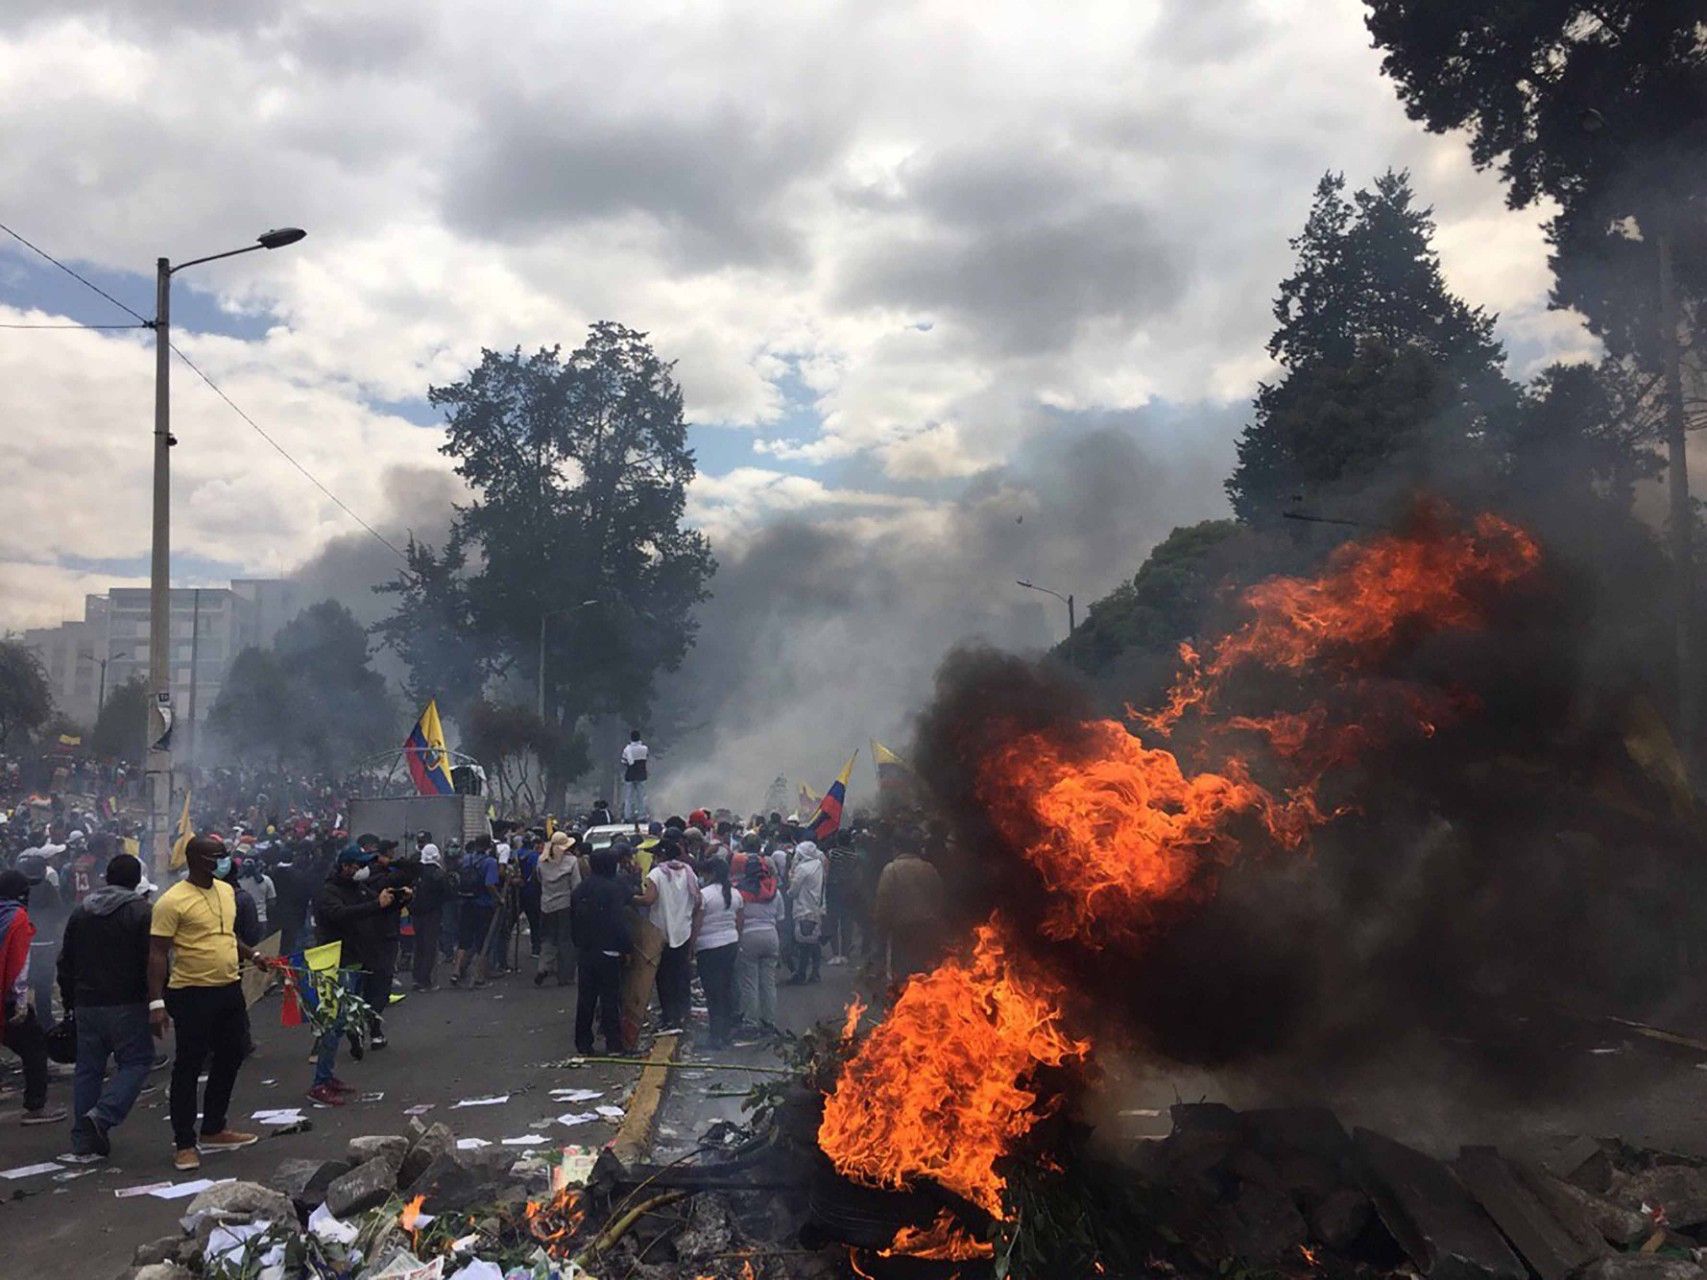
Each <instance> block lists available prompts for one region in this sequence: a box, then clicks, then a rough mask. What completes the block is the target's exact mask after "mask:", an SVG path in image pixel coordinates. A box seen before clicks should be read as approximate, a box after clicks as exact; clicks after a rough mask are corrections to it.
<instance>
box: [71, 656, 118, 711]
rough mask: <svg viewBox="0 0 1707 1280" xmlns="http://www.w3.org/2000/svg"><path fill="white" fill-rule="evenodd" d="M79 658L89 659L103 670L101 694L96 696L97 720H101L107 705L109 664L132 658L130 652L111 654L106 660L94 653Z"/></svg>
mask: <svg viewBox="0 0 1707 1280" xmlns="http://www.w3.org/2000/svg"><path fill="white" fill-rule="evenodd" d="M77 656H78V657H79V658H87V659H89V661H90V662H93V663H94V664H95V665H96V666H98V667H99V668H100V669H101V686H100V692H98V693H97V694H96V695H95V718H96V719H97V720H99V719H100V718H101V712H102V711H103V710H104V709H105V708H106V705H107V663H109V662H117V661H119V660H121V659H124V658H128V657H130V652H129V651H128V650H126V651H125V652H124V653H109V654H108V655H107V656H106V657H104V658H97V657H96V656H95V655H94V654H93V653H80V654H78V655H77Z"/></svg>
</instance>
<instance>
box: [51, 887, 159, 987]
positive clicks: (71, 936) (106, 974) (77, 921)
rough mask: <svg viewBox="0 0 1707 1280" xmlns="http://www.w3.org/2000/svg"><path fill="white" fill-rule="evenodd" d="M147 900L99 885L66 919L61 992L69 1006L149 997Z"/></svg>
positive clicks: (61, 951) (149, 911) (131, 892)
mask: <svg viewBox="0 0 1707 1280" xmlns="http://www.w3.org/2000/svg"><path fill="white" fill-rule="evenodd" d="M152 914H153V911H152V908H150V906H149V905H148V900H147V899H146V898H144V897H142V896H141V895H140V894H138V893H137V892H135V891H134V890H132V889H121V888H119V887H118V886H117V885H111V884H107V885H102V886H101V887H100V888H98V889H96V890H94V891H93V892H92V893H90V894H89V896H88V897H86V898H84V899H83V902H82V905H81V906H79V907H78V908H77V909H76V910H75V911H73V912H72V913H71V918H70V919H69V920H67V921H66V922H65V941H64V944H63V945H62V946H61V947H60V949H59V998H60V999H61V1000H63V1001H64V1002H65V1007H66V1008H67V1009H78V1008H85V1009H87V1008H94V1007H96V1006H98V1005H115V1004H147V1003H148V923H149V919H150V917H151V916H152Z"/></svg>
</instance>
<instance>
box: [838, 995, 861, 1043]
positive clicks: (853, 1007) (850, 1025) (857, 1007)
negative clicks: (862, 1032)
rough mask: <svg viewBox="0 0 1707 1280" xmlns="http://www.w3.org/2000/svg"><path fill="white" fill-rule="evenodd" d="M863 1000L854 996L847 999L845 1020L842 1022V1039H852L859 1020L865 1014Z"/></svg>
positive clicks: (857, 1029)
mask: <svg viewBox="0 0 1707 1280" xmlns="http://www.w3.org/2000/svg"><path fill="white" fill-rule="evenodd" d="M865 1007H866V1006H865V1001H863V1000H861V999H860V998H859V997H858V996H855V997H854V998H853V999H852V1000H849V1001H848V1010H847V1021H846V1022H844V1023H843V1024H842V1039H843V1040H852V1039H853V1038H854V1036H855V1035H856V1034H857V1033H858V1031H859V1020H860V1019H861V1018H863V1017H864V1016H865Z"/></svg>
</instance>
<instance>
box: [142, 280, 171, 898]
mask: <svg viewBox="0 0 1707 1280" xmlns="http://www.w3.org/2000/svg"><path fill="white" fill-rule="evenodd" d="M171 308H172V263H171V261H170V260H169V259H166V258H161V259H159V260H158V261H157V262H156V263H155V277H154V542H153V553H152V555H151V556H150V559H149V574H148V688H149V692H150V693H151V694H152V695H153V697H152V699H151V701H150V703H149V708H148V754H147V756H146V758H145V761H144V765H143V771H144V774H145V775H146V777H147V780H148V861H149V863H150V864H152V867H153V874H154V876H155V877H156V880H157V882H158V883H162V884H164V883H165V877H166V872H167V866H166V863H167V861H168V859H169V858H170V857H171V842H170V840H169V839H168V838H167V834H166V833H167V829H168V828H167V823H168V822H169V821H170V820H171V819H170V816H169V815H170V812H171V808H172V737H171V734H172V599H171V592H172V581H171V563H172V547H171V538H172V408H171V403H172V397H171V380H172V365H171V359H172V341H171Z"/></svg>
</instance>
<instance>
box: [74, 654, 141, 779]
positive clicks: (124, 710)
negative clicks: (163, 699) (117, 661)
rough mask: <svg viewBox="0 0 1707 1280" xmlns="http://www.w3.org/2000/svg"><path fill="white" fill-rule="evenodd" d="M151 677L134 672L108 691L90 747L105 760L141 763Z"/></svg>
mask: <svg viewBox="0 0 1707 1280" xmlns="http://www.w3.org/2000/svg"><path fill="white" fill-rule="evenodd" d="M151 701H152V699H151V698H150V697H149V695H148V680H147V678H146V677H145V676H141V675H134V676H132V677H131V678H130V679H128V680H126V681H124V682H123V683H122V684H120V685H118V686H117V687H116V688H114V689H111V690H109V691H108V693H107V701H106V704H105V705H104V706H103V707H102V708H101V713H100V715H98V716H96V717H95V727H94V728H93V729H92V730H90V731H89V737H88V739H87V746H88V748H89V750H90V752H92V753H93V754H94V755H95V756H96V757H98V758H99V759H102V760H122V761H124V762H126V763H127V764H136V763H140V762H141V760H142V756H143V752H144V750H145V749H146V747H147V745H148V744H147V738H148V732H147V728H146V726H147V724H148V707H149V703H150V702H151Z"/></svg>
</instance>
